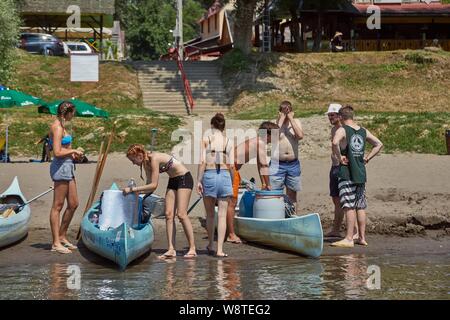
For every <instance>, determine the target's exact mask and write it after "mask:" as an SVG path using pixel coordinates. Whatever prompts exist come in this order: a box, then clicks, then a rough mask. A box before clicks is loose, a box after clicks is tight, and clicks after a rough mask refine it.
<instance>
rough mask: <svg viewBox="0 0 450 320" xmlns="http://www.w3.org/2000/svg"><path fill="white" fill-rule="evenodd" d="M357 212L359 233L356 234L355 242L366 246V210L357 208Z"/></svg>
mask: <svg viewBox="0 0 450 320" xmlns="http://www.w3.org/2000/svg"><path fill="white" fill-rule="evenodd" d="M356 214H357V220H358V224H357V225H358V229H359V234H358V240H357V243H358V244H362V245H365V246H367V241H366V219H367V218H366V211H365V210H364V209H361V210H358V211H357V212H356Z"/></svg>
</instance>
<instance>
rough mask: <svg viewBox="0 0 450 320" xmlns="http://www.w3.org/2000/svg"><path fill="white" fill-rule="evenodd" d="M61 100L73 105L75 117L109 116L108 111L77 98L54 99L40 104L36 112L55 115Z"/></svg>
mask: <svg viewBox="0 0 450 320" xmlns="http://www.w3.org/2000/svg"><path fill="white" fill-rule="evenodd" d="M63 101H70V102H72V103H73V104H74V105H75V116H77V117H98V118H108V117H109V114H108V112H106V111H105V110H102V109H100V108H97V107H96V106H94V105H92V104H89V103H87V102H84V101H81V100H77V99H70V100H56V101H53V102H50V103H47V104H44V105H42V106H40V107H39V108H38V112H39V113H49V114H53V115H56V114H57V113H58V106H59V105H60V104H61V102H63Z"/></svg>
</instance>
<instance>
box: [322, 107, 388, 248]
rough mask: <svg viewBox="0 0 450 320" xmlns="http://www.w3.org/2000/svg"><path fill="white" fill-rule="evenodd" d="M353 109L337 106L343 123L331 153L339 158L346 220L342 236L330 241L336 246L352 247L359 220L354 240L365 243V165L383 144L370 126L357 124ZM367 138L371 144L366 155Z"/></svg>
mask: <svg viewBox="0 0 450 320" xmlns="http://www.w3.org/2000/svg"><path fill="white" fill-rule="evenodd" d="M353 116H354V110H353V108H352V107H351V106H346V107H344V108H341V109H340V110H339V118H340V121H341V123H342V127H341V128H339V129H338V130H337V131H336V134H335V135H334V138H333V155H334V157H336V158H337V159H339V163H340V165H339V174H338V177H339V196H340V198H341V207H342V208H343V210H344V213H345V216H346V221H347V234H346V237H345V239H343V240H341V241H337V242H333V243H332V244H331V245H332V246H335V247H344V248H352V247H353V246H354V241H353V236H354V230H353V227H354V225H355V223H356V221H357V222H358V227H359V228H358V229H359V237H358V239H357V240H356V243H357V244H360V245H364V246H367V241H366V239H365V231H366V211H365V209H366V208H367V203H366V181H367V176H366V165H367V164H368V163H369V161H370V160H371V159H372V158H373V157H375V156H376V155H377V154H378V153H379V152H380V151H381V148H383V143H381V141H380V140H379V139H378V138H377V137H375V136H374V135H373V134H372V133H370V132H369V130H367V129H365V128H363V127H361V126H359V125H358V124H357V123H356V122H355V121H354V120H353ZM366 141H367V142H369V143H370V144H371V145H372V146H373V148H372V150H371V151H370V153H369V154H368V155H365V148H366Z"/></svg>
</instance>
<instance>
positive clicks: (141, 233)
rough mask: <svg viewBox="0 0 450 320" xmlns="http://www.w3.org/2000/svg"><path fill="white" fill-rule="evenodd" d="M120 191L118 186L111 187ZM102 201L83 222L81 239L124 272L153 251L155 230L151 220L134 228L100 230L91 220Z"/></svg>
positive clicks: (87, 214)
mask: <svg viewBox="0 0 450 320" xmlns="http://www.w3.org/2000/svg"><path fill="white" fill-rule="evenodd" d="M111 189H112V190H118V189H119V188H118V187H117V185H116V184H113V185H112V187H111ZM99 209H100V201H97V202H95V203H94V204H93V206H92V207H91V208H90V209H89V211H88V212H87V213H86V215H85V216H84V218H83V220H82V222H81V237H82V239H83V243H84V244H85V245H86V247H87V248H88V249H89V250H90V251H92V252H94V253H96V254H98V255H100V256H102V257H104V258H106V259H108V260H111V261H113V262H114V263H116V264H117V265H119V267H120V269H121V270H124V269H125V268H126V267H127V265H128V264H129V263H130V262H132V261H133V260H135V259H137V258H139V257H140V256H142V255H143V254H145V253H146V252H148V251H149V250H150V249H151V246H152V243H153V240H154V230H153V224H152V222H151V220H149V222H148V223H145V224H140V225H139V226H138V227H137V228H132V227H130V226H129V225H127V224H126V223H122V224H121V225H120V226H119V227H117V228H115V229H110V230H100V229H99V228H98V227H97V226H96V225H94V224H93V223H92V222H91V221H90V220H89V218H91V217H92V215H93V214H94V213H98V212H99Z"/></svg>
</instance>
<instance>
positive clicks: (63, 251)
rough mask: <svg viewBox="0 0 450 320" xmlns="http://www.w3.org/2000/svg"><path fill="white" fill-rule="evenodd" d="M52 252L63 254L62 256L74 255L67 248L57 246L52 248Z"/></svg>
mask: <svg viewBox="0 0 450 320" xmlns="http://www.w3.org/2000/svg"><path fill="white" fill-rule="evenodd" d="M51 251H53V252H58V253H61V254H68V253H72V251H70V250H69V249H67V248H66V247H55V246H52V250H51Z"/></svg>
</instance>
